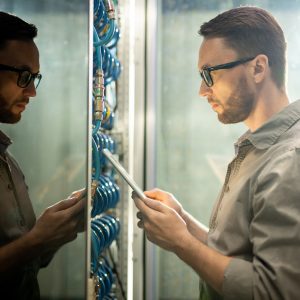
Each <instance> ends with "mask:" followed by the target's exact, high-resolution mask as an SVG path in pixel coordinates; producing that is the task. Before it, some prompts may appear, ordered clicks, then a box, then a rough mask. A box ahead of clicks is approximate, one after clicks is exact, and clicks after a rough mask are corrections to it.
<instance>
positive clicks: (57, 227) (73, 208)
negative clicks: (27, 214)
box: [30, 191, 86, 251]
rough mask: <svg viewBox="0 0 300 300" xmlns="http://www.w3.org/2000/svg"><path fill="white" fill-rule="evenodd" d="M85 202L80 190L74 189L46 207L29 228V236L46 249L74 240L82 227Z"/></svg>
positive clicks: (55, 247)
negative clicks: (68, 195) (68, 196)
mask: <svg viewBox="0 0 300 300" xmlns="http://www.w3.org/2000/svg"><path fill="white" fill-rule="evenodd" d="M85 203H86V201H84V199H83V197H82V191H76V192H74V193H72V195H71V197H70V198H68V199H65V200H61V201H60V202H58V203H56V204H54V205H52V206H50V207H48V208H47V209H46V210H45V211H44V212H43V213H42V215H41V216H40V217H39V219H38V220H37V222H36V224H35V226H34V227H33V229H32V230H31V232H30V234H31V236H32V237H33V238H34V239H36V241H37V243H40V244H41V245H42V247H43V249H45V250H47V251H48V250H49V249H57V248H59V247H60V246H62V245H63V244H65V243H68V242H70V241H72V240H74V239H75V238H76V237H77V233H78V232H80V231H82V229H83V223H84V207H85Z"/></svg>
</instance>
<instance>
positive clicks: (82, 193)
mask: <svg viewBox="0 0 300 300" xmlns="http://www.w3.org/2000/svg"><path fill="white" fill-rule="evenodd" d="M85 196H86V188H82V189H80V190H77V191H74V192H72V194H71V195H70V196H69V197H71V198H73V197H76V198H83V197H85Z"/></svg>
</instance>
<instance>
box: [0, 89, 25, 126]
mask: <svg viewBox="0 0 300 300" xmlns="http://www.w3.org/2000/svg"><path fill="white" fill-rule="evenodd" d="M14 104H15V103H13V104H11V105H8V104H7V103H6V101H5V99H4V97H3V96H2V95H1V94H0V122H1V123H8V124H15V123H17V122H19V121H20V120H21V113H18V114H15V113H13V112H12V111H11V109H12V106H13V105H14Z"/></svg>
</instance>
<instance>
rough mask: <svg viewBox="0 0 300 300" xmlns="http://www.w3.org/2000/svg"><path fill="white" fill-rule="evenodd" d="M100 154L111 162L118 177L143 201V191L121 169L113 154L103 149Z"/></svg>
mask: <svg viewBox="0 0 300 300" xmlns="http://www.w3.org/2000/svg"><path fill="white" fill-rule="evenodd" d="M102 153H103V154H104V155H105V157H106V158H107V159H108V160H109V161H110V162H111V164H112V165H113V166H114V167H115V169H116V170H117V171H118V172H119V173H120V175H121V176H122V177H123V178H124V179H125V181H126V182H127V183H128V184H129V185H130V186H131V188H132V189H133V190H134V191H135V192H136V194H137V195H138V197H139V198H140V199H145V198H146V196H145V194H144V193H143V191H142V190H141V189H140V188H139V187H138V185H137V184H136V182H135V181H134V180H133V179H132V178H131V177H130V175H129V174H128V173H127V171H126V170H125V169H124V168H123V167H122V165H121V164H120V163H119V162H118V161H117V160H116V159H115V158H114V156H113V154H112V153H111V152H110V151H109V150H108V149H103V150H102Z"/></svg>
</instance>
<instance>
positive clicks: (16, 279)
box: [0, 12, 84, 300]
mask: <svg viewBox="0 0 300 300" xmlns="http://www.w3.org/2000/svg"><path fill="white" fill-rule="evenodd" d="M36 35H37V29H36V27H35V26H34V25H32V24H28V23H26V22H24V21H23V20H21V19H20V18H18V17H16V16H13V15H10V14H7V13H4V12H0V123H9V124H15V123H17V122H19V121H20V119H21V116H22V113H23V112H24V110H25V109H26V106H27V105H29V101H30V99H31V98H32V97H35V96H36V89H37V87H38V85H39V83H40V80H41V78H42V75H41V74H40V73H39V71H40V65H39V52H38V48H37V46H36V44H35V43H34V41H33V39H34V38H35V37H36ZM10 144H11V141H10V139H9V138H8V137H7V136H6V135H5V134H4V133H3V132H2V131H0V298H1V299H5V300H15V299H16V300H17V299H18V300H19V299H22V300H23V299H24V300H25V299H28V300H29V299H30V300H32V299H40V294H39V286H38V282H37V273H38V270H39V268H40V267H43V266H46V265H47V264H48V263H49V261H50V260H51V258H52V256H53V254H54V253H55V251H56V250H57V249H58V248H59V247H61V246H62V245H63V244H65V243H67V242H70V241H72V240H74V239H75V238H76V236H77V233H78V232H80V231H82V229H83V219H84V218H83V210H84V201H82V198H83V197H84V192H83V191H77V192H74V193H72V195H71V196H70V197H69V198H68V199H66V200H62V201H60V202H58V203H57V204H54V205H53V206H51V207H49V208H47V209H46V210H45V211H44V213H43V214H42V215H41V216H40V217H39V218H38V219H37V220H36V218H35V214H34V212H33V208H32V204H31V202H30V199H29V195H28V191H27V185H26V183H25V181H24V175H23V173H22V171H21V170H20V168H19V166H18V164H17V162H16V161H15V160H14V158H13V157H12V156H11V155H10V153H9V152H8V147H9V145H10Z"/></svg>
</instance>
